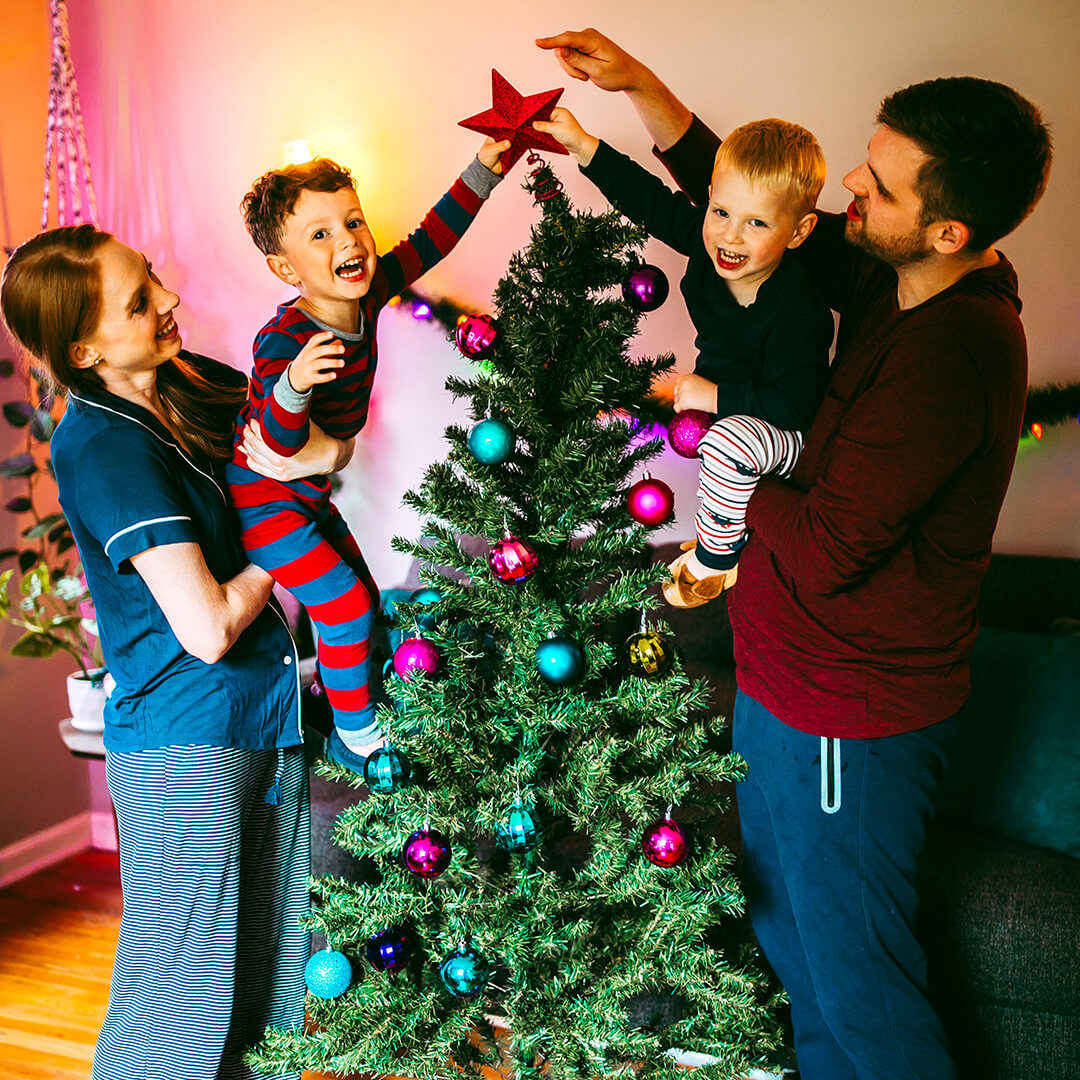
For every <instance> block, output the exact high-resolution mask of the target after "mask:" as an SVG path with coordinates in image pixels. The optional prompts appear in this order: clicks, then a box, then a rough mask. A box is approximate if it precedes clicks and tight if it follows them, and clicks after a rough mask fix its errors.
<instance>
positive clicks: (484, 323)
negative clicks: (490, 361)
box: [454, 313, 499, 360]
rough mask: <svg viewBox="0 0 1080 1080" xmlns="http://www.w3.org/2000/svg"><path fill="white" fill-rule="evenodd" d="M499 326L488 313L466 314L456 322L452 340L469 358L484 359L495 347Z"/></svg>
mask: <svg viewBox="0 0 1080 1080" xmlns="http://www.w3.org/2000/svg"><path fill="white" fill-rule="evenodd" d="M498 336H499V327H498V324H497V323H496V322H495V320H494V319H493V318H492V317H491V316H490V315H482V314H479V313H477V314H473V315H466V316H465V318H464V319H462V320H461V322H459V323H458V327H457V330H456V331H455V332H454V340H455V341H456V342H457V347H458V348H459V349H460V350H461V352H462V353H463V354H464V355H465V356H467V357H469V358H470V359H471V360H484V359H486V358H487V357H488V356H490V355H491V352H492V350H493V349H494V348H495V339H496V338H497V337H498Z"/></svg>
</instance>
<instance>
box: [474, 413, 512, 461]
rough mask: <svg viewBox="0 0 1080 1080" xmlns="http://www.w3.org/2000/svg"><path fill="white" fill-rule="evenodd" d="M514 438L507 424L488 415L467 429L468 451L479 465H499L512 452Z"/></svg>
mask: <svg viewBox="0 0 1080 1080" xmlns="http://www.w3.org/2000/svg"><path fill="white" fill-rule="evenodd" d="M515 439H516V436H515V435H514V431H513V428H511V427H510V425H509V424H507V423H506V422H505V421H503V420H499V419H497V418H496V417H493V416H489V417H487V418H486V419H485V420H481V421H480V422H479V423H476V424H473V426H472V427H471V428H470V429H469V453H470V454H472V456H473V457H474V458H476V460H477V461H479V462H480V464H481V465H501V464H502V463H503V462H504V461H506V459H507V458H508V457H509V456H510V455H511V454H512V453H513V452H514V442H515Z"/></svg>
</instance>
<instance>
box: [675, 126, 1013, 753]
mask: <svg viewBox="0 0 1080 1080" xmlns="http://www.w3.org/2000/svg"><path fill="white" fill-rule="evenodd" d="M718 145H719V139H718V138H717V137H716V136H715V135H714V134H713V133H712V132H711V131H709V129H708V128H707V127H705V125H704V124H702V123H701V122H700V121H699V120H697V119H696V118H695V120H694V123H693V125H692V126H691V128H690V130H689V131H688V132H687V133H686V135H684V136H683V138H682V139H681V140H680V141H679V142H678V143H677V144H676V145H675V146H673V147H672V148H671V149H670V150H668V151H666V152H664V153H662V154H659V156H660V158H661V160H662V161H663V162H664V164H665V165H666V166H667V167H668V168H669V170H670V171H671V173H672V175H673V176H674V177H675V179H676V180H677V181H678V182H679V184H680V185H681V186H682V187H683V189H684V190H685V191H687V193H688V194H690V196H691V197H692V198H695V199H700V198H701V197H702V195H703V193H704V192H705V191H706V190H707V188H708V183H709V174H710V171H711V168H712V160H713V156H714V154H715V151H716V147H717V146H718ZM999 254H1000V253H999ZM796 255H798V256H799V257H800V258H801V259H802V260H803V261H804V263H806V265H807V267H808V269H809V270H810V272H811V276H812V277H813V278H814V280H816V281H817V282H818V283H819V284H820V285H821V288H822V291H823V292H824V294H825V298H826V300H827V301H828V303H829V304H830V306H831V307H832V308H833V309H834V310H835V311H837V312H839V314H840V327H839V331H838V336H837V347H836V355H835V359H834V361H833V365H832V369H831V373H830V380H829V386H828V390H827V391H826V395H825V400H824V402H823V403H822V406H821V409H820V410H819V412H818V414H817V418H816V419H815V420H814V423H813V424H812V426H811V427H810V430H809V431H808V432H807V438H806V448H805V450H804V451H803V454H802V457H801V458H800V459H799V463H798V465H797V467H796V469H795V472H794V473H793V475H792V476H791V478H790V480H788V481H777V480H775V479H772V478H765V479H763V480H762V481H761V483H760V484H759V485H758V488H757V490H756V492H755V493H754V495H753V497H752V498H751V500H750V504H749V507H748V511H747V524H748V526H749V527H750V529H751V530H752V535H751V538H750V541H749V543H748V544H747V545H746V547H745V548H744V549H743V552H742V556H741V559H740V562H739V581H738V584H737V585H736V586H735V588H734V589H733V590H732V592H731V594H730V600H729V610H730V613H731V622H732V626H733V628H734V632H735V659H736V663H737V666H738V674H737V681H738V685H739V688H740V689H741V690H743V691H744V692H745V693H747V694H749V695H750V696H751V697H753V698H755V699H756V700H758V701H759V702H761V704H763V705H764V706H765V707H766V708H767V709H769V710H770V711H771V712H772V713H774V714H775V715H776V716H777V717H779V718H780V719H781V720H783V721H784V722H785V723H787V724H790V725H791V726H792V727H796V728H798V729H800V730H802V731H806V732H810V733H811V734H816V735H824V736H829V737H841V738H876V737H879V736H884V735H893V734H898V733H900V732H904V731H914V730H916V729H918V728H921V727H926V726H928V725H929V724H933V723H936V722H938V721H940V720H944V719H945V718H947V717H949V716H951V715H952V714H953V713H954V712H956V710H957V709H958V708H959V707H960V706H961V705H962V704H963V702H964V701H965V699H966V698H967V696H968V693H969V689H970V679H969V666H968V660H969V657H970V655H971V649H972V646H973V644H974V641H975V633H976V626H977V623H976V616H975V604H976V600H977V599H978V593H979V585H980V582H981V580H982V577H983V575H984V573H985V572H986V568H987V566H988V564H989V561H990V543H991V538H992V536H993V533H994V527H995V525H996V523H997V518H998V513H999V512H1000V510H1001V504H1002V502H1003V501H1004V498H1005V492H1006V489H1007V487H1008V483H1009V476H1010V474H1011V472H1012V466H1013V461H1014V459H1015V456H1016V446H1017V442H1018V439H1019V436H1020V428H1021V423H1022V419H1023V412H1024V402H1025V395H1026V388H1027V345H1026V342H1025V339H1024V332H1023V328H1022V326H1021V324H1020V307H1021V305H1020V298H1019V296H1018V295H1017V282H1016V273H1015V271H1014V270H1013V268H1012V266H1011V265H1010V264H1009V262H1008V260H1007V259H1005V258H1004V256H1002V257H1001V259H1000V261H999V262H998V263H997V265H995V266H993V267H989V268H986V269H982V270H975V271H972V272H971V273H968V274H966V275H965V276H964V277H962V278H961V279H960V280H959V281H957V282H956V283H955V284H953V285H952V286H950V287H949V288H947V289H945V290H944V291H943V292H940V293H938V294H937V295H936V296H933V297H931V298H930V299H929V300H926V301H925V302H924V303H922V304H919V305H918V306H916V307H914V308H910V309H908V310H906V311H901V310H900V308H899V307H898V305H897V275H896V271H895V270H893V269H892V268H891V267H889V266H887V265H886V264H885V263H883V262H881V261H879V260H877V259H874V258H872V257H871V256H869V255H867V254H865V253H864V252H862V251H860V250H858V249H857V248H854V247H851V246H850V245H849V244H847V243H846V241H845V240H844V218H843V216H842V215H837V214H820V215H819V222H818V225H817V228H816V229H815V230H814V232H813V233H812V234H811V235H810V237H809V238H808V240H807V241H806V242H805V243H804V244H803V245H802V246H801V247H800V248H798V249H797V250H796Z"/></svg>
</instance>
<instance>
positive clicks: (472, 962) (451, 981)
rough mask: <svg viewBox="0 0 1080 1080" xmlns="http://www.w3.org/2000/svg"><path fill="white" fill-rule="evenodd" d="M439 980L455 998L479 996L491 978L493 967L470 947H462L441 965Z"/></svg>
mask: <svg viewBox="0 0 1080 1080" xmlns="http://www.w3.org/2000/svg"><path fill="white" fill-rule="evenodd" d="M439 978H440V979H442V981H443V985H444V986H445V987H446V989H447V990H449V991H450V993H451V994H453V995H454V996H455V997H472V996H473V995H474V994H479V993H480V991H481V990H483V989H484V987H485V986H486V985H487V981H488V979H490V978H491V965H490V964H489V963H488V962H487V960H486V959H484V957H483V956H482V955H481V954H480V953H478V952H477V951H476V950H475V949H474V948H472V947H471V946H469V945H462V946H460V948H458V949H457V950H455V951H454V952H452V953H451V954H450V955H449V956H448V957H447V958H446V959H445V960H444V961H443V962H442V963H441V964H440V965H439Z"/></svg>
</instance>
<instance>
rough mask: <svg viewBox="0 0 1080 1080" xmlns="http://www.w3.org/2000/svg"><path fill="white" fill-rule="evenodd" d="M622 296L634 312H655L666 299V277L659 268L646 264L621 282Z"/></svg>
mask: <svg viewBox="0 0 1080 1080" xmlns="http://www.w3.org/2000/svg"><path fill="white" fill-rule="evenodd" d="M622 294H623V299H624V300H625V301H626V302H627V303H628V304H629V305H630V306H631V307H632V308H633V309H634V310H635V311H655V310H656V309H657V308H658V307H659V306H660V305H661V304H662V303H663V302H664V301H665V300H666V299H667V297H668V279H667V275H666V274H665V273H664V271H663V270H661V269H660V267H658V266H650V265H649V264H648V263H646V264H645V265H644V266H639V267H638V268H637V269H636V270H634V271H632V272H631V274H630V275H629V276H628V277H627V279H626V280H625V281H624V282H623V285H622Z"/></svg>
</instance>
